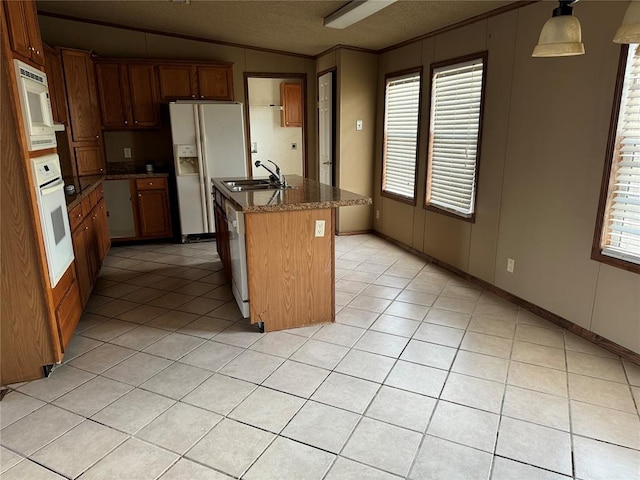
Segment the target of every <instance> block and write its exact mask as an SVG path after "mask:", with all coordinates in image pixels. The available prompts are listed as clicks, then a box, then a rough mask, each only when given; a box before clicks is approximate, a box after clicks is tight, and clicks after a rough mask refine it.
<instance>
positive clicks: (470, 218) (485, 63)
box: [422, 50, 489, 223]
mask: <svg viewBox="0 0 640 480" xmlns="http://www.w3.org/2000/svg"><path fill="white" fill-rule="evenodd" d="M478 59H481V60H482V87H481V93H480V124H479V125H478V145H477V147H476V179H475V189H474V192H473V213H472V214H471V215H463V214H461V213H457V212H452V211H450V210H446V209H444V208H441V207H437V206H435V205H429V204H428V203H427V193H428V192H429V183H430V178H431V177H430V176H429V172H430V171H431V162H430V161H429V156H430V155H429V150H430V149H431V147H432V146H433V142H432V141H431V115H432V108H431V107H432V106H431V96H432V95H431V93H432V92H431V91H432V89H433V71H434V70H435V69H436V68H442V67H447V66H450V65H456V64H458V63H465V62H470V61H472V60H478ZM488 67H489V51H488V50H484V51H482V52H477V53H472V54H469V55H463V56H461V57H456V58H452V59H449V60H444V61H441V62H435V63H432V64H431V66H430V69H429V128H428V130H427V136H428V139H429V140H428V143H427V170H426V178H425V191H424V198H423V205H422V208H424V209H425V210H430V211H432V212H436V213H441V214H443V215H447V216H449V217H453V218H457V219H459V220H463V221H465V222H470V223H475V221H476V201H477V200H478V189H479V188H478V187H479V185H480V181H479V180H480V159H481V158H482V131H483V125H484V105H485V94H486V91H487V71H488V69H489V68H488Z"/></svg>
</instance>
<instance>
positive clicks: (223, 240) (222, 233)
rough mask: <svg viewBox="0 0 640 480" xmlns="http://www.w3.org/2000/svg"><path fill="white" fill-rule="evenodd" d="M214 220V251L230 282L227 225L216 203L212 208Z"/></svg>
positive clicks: (224, 215) (224, 216) (221, 210)
mask: <svg viewBox="0 0 640 480" xmlns="http://www.w3.org/2000/svg"><path fill="white" fill-rule="evenodd" d="M214 218H215V222H216V249H217V250H218V256H219V257H220V262H222V266H223V267H224V273H225V274H226V275H227V278H228V279H229V280H231V251H230V249H229V225H228V224H227V214H226V212H225V211H224V210H223V209H222V207H221V206H220V205H219V204H218V203H216V204H215V207H214Z"/></svg>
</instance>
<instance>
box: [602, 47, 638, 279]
mask: <svg viewBox="0 0 640 480" xmlns="http://www.w3.org/2000/svg"><path fill="white" fill-rule="evenodd" d="M628 53H629V46H628V45H626V44H623V45H621V48H620V60H619V61H618V74H617V78H616V87H615V90H614V94H613V107H612V108H611V122H610V125H609V137H608V140H607V150H606V152H607V153H606V154H605V158H604V169H603V172H602V184H601V186H600V200H599V201H598V214H597V217H596V228H595V231H594V233H593V245H592V247H591V259H592V260H596V261H598V262H602V263H606V264H607V265H611V266H613V267H618V268H622V269H624V270H628V271H630V272H634V273H640V265H638V264H635V263H633V262H628V261H626V260H621V259H619V258H615V257H610V256H609V255H605V254H603V253H602V246H601V243H602V230H603V228H604V222H605V218H604V217H605V215H606V213H607V194H608V193H609V185H610V183H611V167H612V165H613V155H614V152H615V148H616V131H617V127H618V116H619V114H620V103H621V101H622V89H623V86H624V74H625V67H626V64H627V55H628Z"/></svg>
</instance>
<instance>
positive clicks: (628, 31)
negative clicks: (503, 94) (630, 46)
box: [613, 0, 640, 43]
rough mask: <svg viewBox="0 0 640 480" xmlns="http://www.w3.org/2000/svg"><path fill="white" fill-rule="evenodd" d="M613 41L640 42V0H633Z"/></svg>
mask: <svg viewBox="0 0 640 480" xmlns="http://www.w3.org/2000/svg"><path fill="white" fill-rule="evenodd" d="M613 41H614V42H615V43H640V2H636V1H635V0H632V1H631V3H630V4H629V6H628V7H627V13H625V14H624V19H623V20H622V25H620V28H618V31H617V32H616V34H615V36H614V37H613Z"/></svg>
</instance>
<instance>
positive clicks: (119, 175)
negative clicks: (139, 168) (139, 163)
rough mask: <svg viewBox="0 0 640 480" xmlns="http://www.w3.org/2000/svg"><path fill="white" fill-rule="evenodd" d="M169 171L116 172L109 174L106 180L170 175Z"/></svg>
mask: <svg viewBox="0 0 640 480" xmlns="http://www.w3.org/2000/svg"><path fill="white" fill-rule="evenodd" d="M168 176H169V174H168V173H162V172H154V173H116V174H108V175H107V176H106V177H105V180H126V179H128V178H158V177H165V178H166V177H168Z"/></svg>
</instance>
